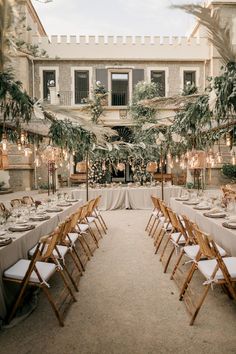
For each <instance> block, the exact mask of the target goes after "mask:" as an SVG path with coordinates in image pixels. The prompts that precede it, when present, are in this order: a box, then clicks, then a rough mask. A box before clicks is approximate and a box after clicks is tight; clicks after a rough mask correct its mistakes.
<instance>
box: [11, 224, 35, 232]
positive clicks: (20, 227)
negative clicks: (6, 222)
mask: <svg viewBox="0 0 236 354" xmlns="http://www.w3.org/2000/svg"><path fill="white" fill-rule="evenodd" d="M34 228H35V225H14V226H11V227H9V229H8V230H9V231H12V232H22V231H29V230H33V229H34Z"/></svg>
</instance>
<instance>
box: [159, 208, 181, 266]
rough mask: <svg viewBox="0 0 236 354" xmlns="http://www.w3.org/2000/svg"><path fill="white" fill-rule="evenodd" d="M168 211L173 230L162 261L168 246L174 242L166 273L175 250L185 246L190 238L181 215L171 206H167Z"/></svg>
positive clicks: (162, 254)
mask: <svg viewBox="0 0 236 354" xmlns="http://www.w3.org/2000/svg"><path fill="white" fill-rule="evenodd" d="M167 211H168V214H169V218H170V222H171V225H172V231H171V232H170V233H169V235H168V238H167V241H166V243H165V245H164V248H163V250H162V253H161V257H160V261H162V260H163V258H164V254H165V251H166V249H167V246H168V245H169V244H170V243H171V244H172V248H171V251H170V253H169V256H168V257H167V261H166V263H165V265H164V273H166V271H167V268H168V265H169V263H170V260H171V257H172V256H173V254H174V251H175V250H176V251H178V250H179V249H180V247H183V246H184V245H186V244H187V240H188V236H187V234H186V232H185V229H184V227H183V224H182V222H181V220H180V218H179V216H178V215H177V214H176V213H175V212H174V211H173V210H172V209H171V208H167Z"/></svg>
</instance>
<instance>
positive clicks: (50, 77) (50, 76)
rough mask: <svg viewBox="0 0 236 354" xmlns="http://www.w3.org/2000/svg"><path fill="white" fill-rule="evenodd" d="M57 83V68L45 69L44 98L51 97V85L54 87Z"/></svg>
mask: <svg viewBox="0 0 236 354" xmlns="http://www.w3.org/2000/svg"><path fill="white" fill-rule="evenodd" d="M55 85H56V72H55V70H44V71H43V99H46V100H47V99H48V98H49V94H50V91H49V86H50V87H54V86H55Z"/></svg>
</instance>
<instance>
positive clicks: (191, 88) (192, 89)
mask: <svg viewBox="0 0 236 354" xmlns="http://www.w3.org/2000/svg"><path fill="white" fill-rule="evenodd" d="M197 91H198V90H197V87H196V86H195V84H194V83H193V84H191V83H190V84H189V83H187V84H186V85H185V86H184V89H183V92H182V96H189V95H194V94H195V93H197Z"/></svg>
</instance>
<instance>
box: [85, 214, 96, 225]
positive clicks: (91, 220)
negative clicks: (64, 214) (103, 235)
mask: <svg viewBox="0 0 236 354" xmlns="http://www.w3.org/2000/svg"><path fill="white" fill-rule="evenodd" d="M87 220H88V223H89V224H91V222H93V221H94V220H95V218H94V217H93V216H89V217H87Z"/></svg>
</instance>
